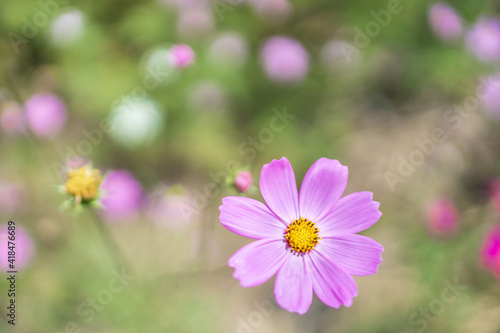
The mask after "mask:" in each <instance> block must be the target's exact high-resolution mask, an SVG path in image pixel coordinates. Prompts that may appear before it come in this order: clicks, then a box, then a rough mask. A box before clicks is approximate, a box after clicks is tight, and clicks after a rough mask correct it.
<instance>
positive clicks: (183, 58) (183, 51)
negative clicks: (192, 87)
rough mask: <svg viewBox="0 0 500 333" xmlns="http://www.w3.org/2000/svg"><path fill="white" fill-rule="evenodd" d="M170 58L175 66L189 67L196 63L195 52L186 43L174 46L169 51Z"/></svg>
mask: <svg viewBox="0 0 500 333" xmlns="http://www.w3.org/2000/svg"><path fill="white" fill-rule="evenodd" d="M168 54H169V58H170V61H171V62H172V64H173V65H174V66H175V67H179V68H184V67H189V66H191V65H192V64H193V63H194V59H195V54H194V52H193V50H192V49H191V47H189V46H188V45H185V44H178V45H174V46H172V48H171V49H170V51H169V53H168Z"/></svg>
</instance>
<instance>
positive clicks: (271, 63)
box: [260, 36, 309, 83]
mask: <svg viewBox="0 0 500 333" xmlns="http://www.w3.org/2000/svg"><path fill="white" fill-rule="evenodd" d="M260 58H261V62H262V66H263V67H264V71H265V72H266V74H267V76H268V77H269V79H271V80H272V81H275V82H281V83H283V82H286V83H295V82H299V81H301V80H302V79H303V78H304V77H305V76H306V75H307V72H308V70H309V55H308V54H307V52H306V50H305V49H304V48H303V47H302V45H301V44H300V43H299V42H298V41H296V40H295V39H291V38H288V37H282V36H275V37H271V38H269V39H268V40H267V41H266V43H265V45H264V47H263V48H262V50H261V53H260Z"/></svg>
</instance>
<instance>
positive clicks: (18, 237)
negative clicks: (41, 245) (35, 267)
mask: <svg viewBox="0 0 500 333" xmlns="http://www.w3.org/2000/svg"><path fill="white" fill-rule="evenodd" d="M8 227H9V226H8V225H7V224H5V225H2V226H0V249H1V251H0V268H1V269H2V271H3V272H6V271H8V270H17V269H22V268H25V267H27V266H28V264H29V262H30V259H31V257H32V255H33V252H34V250H35V246H34V244H33V241H32V240H31V237H30V236H29V234H28V233H27V232H26V230H25V229H24V228H23V227H21V226H19V225H16V226H15V240H14V241H12V240H9V236H11V235H9V229H8ZM9 241H10V242H14V243H15V250H14V251H15V262H14V269H11V268H10V267H9V265H10V263H9V262H8V259H9V254H8V251H9V250H8V249H7V245H8V242H9Z"/></svg>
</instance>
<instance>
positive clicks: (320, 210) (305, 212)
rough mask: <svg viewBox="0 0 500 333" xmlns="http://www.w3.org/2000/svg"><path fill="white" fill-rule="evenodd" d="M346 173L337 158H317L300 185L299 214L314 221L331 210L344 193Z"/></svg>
mask: <svg viewBox="0 0 500 333" xmlns="http://www.w3.org/2000/svg"><path fill="white" fill-rule="evenodd" d="M348 174H349V171H348V169H347V167H346V166H343V165H342V164H340V162H339V161H337V160H330V159H328V158H325V157H323V158H320V159H319V160H317V161H316V162H315V163H314V164H313V165H312V166H311V167H310V168H309V171H307V173H306V175H305V177H304V181H303V182H302V186H301V187H300V194H299V210H300V216H302V217H306V218H308V219H309V220H312V221H313V222H315V221H318V220H319V219H320V218H321V217H322V216H324V215H325V214H327V213H328V212H329V211H331V210H332V209H333V208H334V206H335V204H336V203H337V202H338V201H339V199H340V197H341V196H342V193H344V190H345V187H346V186H347V177H348Z"/></svg>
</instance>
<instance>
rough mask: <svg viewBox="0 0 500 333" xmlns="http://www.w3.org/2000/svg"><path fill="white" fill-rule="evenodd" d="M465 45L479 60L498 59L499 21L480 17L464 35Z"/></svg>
mask: <svg viewBox="0 0 500 333" xmlns="http://www.w3.org/2000/svg"><path fill="white" fill-rule="evenodd" d="M465 39H466V45H467V48H468V49H469V50H471V51H472V52H473V53H474V54H475V55H476V56H477V57H478V58H479V59H480V60H481V61H485V62H491V61H496V60H499V59H500V21H499V20H497V19H494V18H482V19H480V20H479V22H478V23H476V25H474V27H473V28H472V30H471V31H469V32H468V33H467V35H466V37H465Z"/></svg>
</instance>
